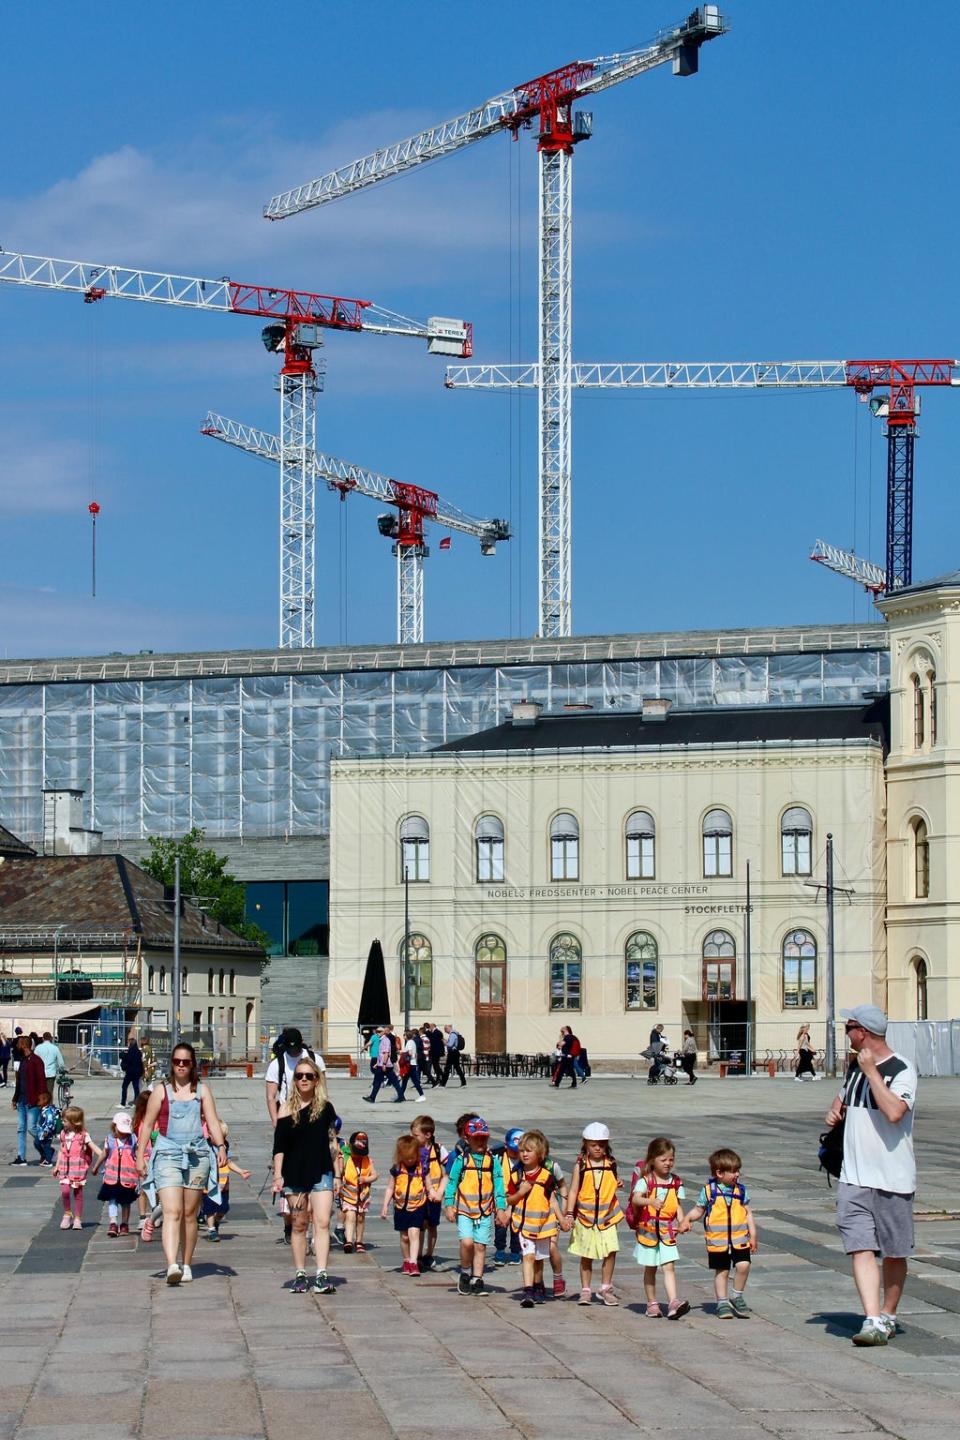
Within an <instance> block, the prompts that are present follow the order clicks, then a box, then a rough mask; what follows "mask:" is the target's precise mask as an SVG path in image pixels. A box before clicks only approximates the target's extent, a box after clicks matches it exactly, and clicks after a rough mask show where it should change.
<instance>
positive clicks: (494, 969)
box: [474, 935, 507, 1055]
mask: <svg viewBox="0 0 960 1440" xmlns="http://www.w3.org/2000/svg"><path fill="white" fill-rule="evenodd" d="M476 954H477V964H476V996H475V1007H474V1019H475V1022H476V1037H477V1038H476V1049H477V1053H478V1054H488V1055H503V1054H504V1053H505V1052H506V1048H507V954H506V950H505V948H504V944H503V941H502V940H501V939H500V937H499V936H498V935H485V936H484V937H483V938H482V939H481V941H480V943H479V944H478V945H477V952H476Z"/></svg>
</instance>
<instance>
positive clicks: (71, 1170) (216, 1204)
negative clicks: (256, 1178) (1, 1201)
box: [38, 1090, 251, 1241]
mask: <svg viewBox="0 0 960 1440" xmlns="http://www.w3.org/2000/svg"><path fill="white" fill-rule="evenodd" d="M149 1099H150V1092H149V1091H147V1090H145V1091H143V1093H142V1094H140V1095H139V1096H138V1097H137V1102H136V1106H135V1107H134V1111H133V1114H132V1115H129V1114H128V1113H127V1111H126V1110H118V1111H117V1112H116V1114H115V1115H114V1117H113V1119H112V1121H111V1122H110V1130H109V1132H108V1134H107V1135H106V1137H105V1139H104V1142H103V1145H102V1147H101V1146H98V1145H96V1144H95V1143H94V1141H93V1139H92V1138H91V1136H90V1135H89V1133H88V1131H87V1129H86V1121H85V1117H84V1113H83V1110H82V1109H81V1107H80V1106H79V1105H68V1106H67V1107H66V1109H65V1110H64V1111H63V1114H62V1115H61V1114H60V1112H59V1111H56V1116H57V1120H58V1121H59V1125H57V1124H56V1122H51V1128H50V1132H49V1133H50V1135H51V1136H53V1135H54V1134H56V1135H57V1136H58V1138H59V1151H58V1153H57V1156H56V1159H55V1160H52V1162H51V1163H52V1170H53V1177H54V1179H55V1180H57V1181H59V1184H60V1198H61V1200H62V1202H63V1218H62V1219H61V1221H60V1228H61V1230H71V1229H72V1230H82V1228H83V1200H84V1189H85V1187H86V1183H87V1180H88V1179H89V1178H90V1177H91V1176H93V1175H96V1174H97V1173H98V1171H99V1170H100V1169H101V1167H102V1169H103V1180H102V1182H101V1185H100V1189H99V1190H98V1191H97V1199H98V1200H100V1201H102V1202H106V1205H107V1215H108V1222H109V1223H108V1225H107V1237H108V1238H109V1239H111V1240H112V1239H115V1238H116V1237H118V1236H121V1235H129V1234H130V1210H131V1208H132V1206H133V1205H134V1204H136V1205H137V1207H138V1212H139V1224H138V1230H139V1234H140V1239H141V1240H146V1241H149V1240H152V1239H153V1237H154V1232H155V1226H156V1225H157V1224H159V1223H160V1221H161V1212H160V1208H159V1206H156V1207H153V1206H151V1205H150V1203H149V1201H148V1199H147V1195H146V1192H145V1189H144V1185H143V1182H142V1180H141V1178H140V1175H139V1172H138V1170H137V1142H138V1141H139V1139H140V1131H141V1128H142V1126H143V1122H144V1116H145V1115H146V1110H147V1103H148V1101H149ZM51 1108H52V1109H55V1107H51ZM42 1118H43V1116H42V1112H41V1120H42ZM54 1127H56V1128H54ZM221 1129H222V1130H223V1134H224V1138H226V1135H227V1127H226V1125H224V1124H222V1122H221ZM38 1137H39V1127H38ZM51 1149H52V1146H51ZM149 1150H150V1142H149V1141H148V1142H147V1155H148V1156H149ZM231 1172H233V1173H234V1174H236V1175H242V1176H243V1178H244V1180H249V1178H250V1173H251V1172H250V1171H249V1170H243V1169H241V1168H240V1166H239V1165H237V1164H236V1163H235V1162H234V1161H232V1160H231V1159H230V1158H229V1154H227V1156H226V1159H225V1162H224V1163H223V1164H222V1165H221V1166H220V1173H219V1194H218V1196H217V1198H214V1197H213V1196H207V1195H205V1196H204V1197H203V1211H202V1213H203V1217H204V1220H205V1223H206V1233H207V1238H208V1239H210V1240H219V1239H220V1223H221V1221H222V1219H223V1217H224V1215H225V1214H226V1213H227V1211H228V1210H229V1209H230V1185H229V1182H230V1174H231Z"/></svg>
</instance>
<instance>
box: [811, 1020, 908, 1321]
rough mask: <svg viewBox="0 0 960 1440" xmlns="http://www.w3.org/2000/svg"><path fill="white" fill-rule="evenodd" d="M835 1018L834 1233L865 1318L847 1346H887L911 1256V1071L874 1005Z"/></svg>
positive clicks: (832, 1109)
mask: <svg viewBox="0 0 960 1440" xmlns="http://www.w3.org/2000/svg"><path fill="white" fill-rule="evenodd" d="M840 1013H841V1015H843V1016H845V1017H846V1021H847V1024H846V1033H847V1041H848V1043H849V1045H850V1048H851V1050H853V1051H854V1058H853V1059H852V1060H851V1062H850V1068H849V1070H848V1072H847V1076H846V1079H845V1080H844V1083H843V1088H842V1089H841V1091H840V1093H839V1095H838V1096H837V1098H836V1100H834V1102H833V1104H832V1105H831V1107H830V1109H829V1110H828V1112H827V1116H826V1120H827V1124H828V1125H837V1124H839V1123H840V1122H841V1121H843V1122H844V1130H843V1168H842V1170H841V1171H840V1183H839V1186H838V1188H837V1228H838V1230H839V1231H840V1237H841V1239H842V1240H843V1245H844V1249H845V1250H846V1252H847V1254H848V1255H849V1256H850V1257H851V1261H852V1264H853V1279H854V1283H855V1285H856V1287H857V1293H858V1294H859V1296H860V1303H861V1305H862V1306H863V1313H864V1321H863V1326H862V1328H861V1329H860V1330H859V1331H858V1332H857V1334H856V1335H854V1337H853V1343H854V1345H886V1344H887V1342H888V1340H891V1339H892V1338H893V1336H894V1335H895V1334H896V1330H897V1322H896V1314H897V1305H898V1304H899V1302H900V1297H901V1295H902V1294H903V1287H904V1284H905V1282H906V1278H907V1257H908V1256H909V1255H910V1254H912V1252H913V1196H914V1191H915V1190H916V1188H917V1168H916V1162H915V1160H914V1155H913V1107H914V1102H915V1100H916V1095H917V1072H916V1070H915V1068H914V1067H913V1065H912V1064H911V1063H910V1061H909V1060H906V1059H905V1058H904V1057H903V1056H902V1055H896V1054H895V1053H894V1052H893V1051H892V1050H891V1049H890V1047H889V1045H888V1044H887V1041H886V1034H887V1017H886V1015H884V1013H883V1011H882V1010H881V1009H879V1007H878V1006H876V1005H858V1006H857V1007H856V1008H855V1009H854V1010H841V1012H840ZM878 1256H879V1257H880V1259H881V1264H880V1266H878V1265H877V1257H878Z"/></svg>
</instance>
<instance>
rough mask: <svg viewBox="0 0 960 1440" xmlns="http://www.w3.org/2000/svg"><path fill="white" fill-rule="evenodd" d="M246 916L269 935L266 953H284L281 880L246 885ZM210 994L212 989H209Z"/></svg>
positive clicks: (282, 887)
mask: <svg viewBox="0 0 960 1440" xmlns="http://www.w3.org/2000/svg"><path fill="white" fill-rule="evenodd" d="M245 914H246V918H247V920H248V921H251V922H252V923H253V924H254V925H259V926H260V929H261V930H266V932H267V934H268V935H269V936H270V940H269V943H268V944H267V947H266V950H267V954H268V955H284V954H286V946H285V943H284V942H285V938H286V937H285V934H284V928H283V918H284V884H283V881H282V880H263V881H260V880H258V881H256V882H254V883H252V884H251V883H248V884H247V886H246V909H245ZM210 993H211V994H212V993H213V991H212V990H211V992H210Z"/></svg>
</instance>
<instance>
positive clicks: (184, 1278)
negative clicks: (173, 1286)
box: [180, 1265, 193, 1285]
mask: <svg viewBox="0 0 960 1440" xmlns="http://www.w3.org/2000/svg"><path fill="white" fill-rule="evenodd" d="M192 1279H193V1271H192V1270H191V1269H190V1266H189V1265H181V1266H180V1284H181V1285H189V1284H190V1282H191V1281H192Z"/></svg>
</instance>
